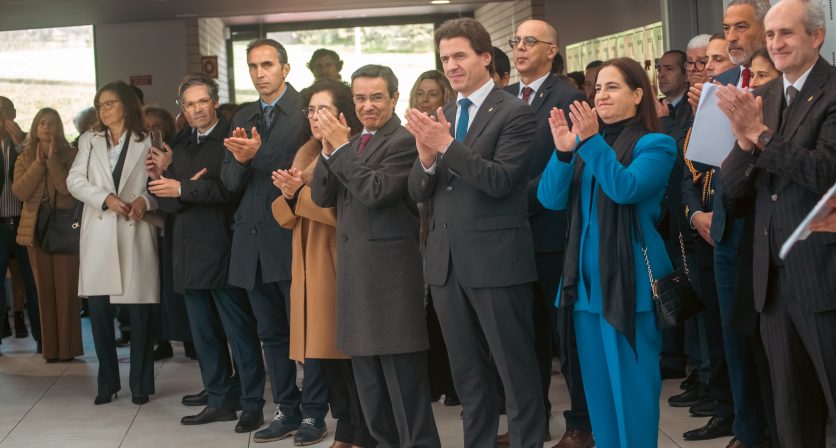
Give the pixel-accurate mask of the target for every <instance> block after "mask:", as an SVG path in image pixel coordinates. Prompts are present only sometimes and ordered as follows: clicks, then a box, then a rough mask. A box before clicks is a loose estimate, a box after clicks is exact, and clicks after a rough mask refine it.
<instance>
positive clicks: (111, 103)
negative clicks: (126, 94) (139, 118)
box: [95, 100, 122, 110]
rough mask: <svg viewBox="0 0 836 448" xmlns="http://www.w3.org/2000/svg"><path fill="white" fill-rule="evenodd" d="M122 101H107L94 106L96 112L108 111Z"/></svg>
mask: <svg viewBox="0 0 836 448" xmlns="http://www.w3.org/2000/svg"><path fill="white" fill-rule="evenodd" d="M121 102H122V101H119V100H107V101H105V102H103V103H99V104H96V105H95V106H96V110H110V109H113V106H115V105H116V104H117V103H121Z"/></svg>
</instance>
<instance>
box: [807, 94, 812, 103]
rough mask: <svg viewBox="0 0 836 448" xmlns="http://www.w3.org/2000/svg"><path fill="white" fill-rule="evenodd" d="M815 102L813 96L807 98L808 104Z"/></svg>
mask: <svg viewBox="0 0 836 448" xmlns="http://www.w3.org/2000/svg"><path fill="white" fill-rule="evenodd" d="M810 101H813V95H810V98H807V102H808V103H809V102H810Z"/></svg>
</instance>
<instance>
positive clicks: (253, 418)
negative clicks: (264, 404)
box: [235, 411, 264, 432]
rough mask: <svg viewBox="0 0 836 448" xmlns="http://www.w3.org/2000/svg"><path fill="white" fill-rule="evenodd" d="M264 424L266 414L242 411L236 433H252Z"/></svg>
mask: <svg viewBox="0 0 836 448" xmlns="http://www.w3.org/2000/svg"><path fill="white" fill-rule="evenodd" d="M263 424H264V414H263V413H262V412H261V411H242V412H241V418H239V419H238V424H237V425H235V432H251V431H255V430H256V429H258V428H260V427H261V425H263Z"/></svg>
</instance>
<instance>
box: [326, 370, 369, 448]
mask: <svg viewBox="0 0 836 448" xmlns="http://www.w3.org/2000/svg"><path fill="white" fill-rule="evenodd" d="M320 368H321V369H322V377H323V378H324V379H325V384H326V385H327V386H328V404H330V405H331V416H332V417H334V420H336V421H337V429H335V430H334V441H335V442H343V443H348V444H351V445H356V446H359V447H361V448H374V447H376V446H377V442H376V441H375V440H374V437H372V435H371V433H370V432H369V428H368V427H367V426H366V419H365V418H364V417H363V409H362V406H360V398H359V397H358V396H357V383H356V382H355V380H354V369H353V368H352V366H351V360H350V359H321V360H320Z"/></svg>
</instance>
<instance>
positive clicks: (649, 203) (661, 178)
mask: <svg viewBox="0 0 836 448" xmlns="http://www.w3.org/2000/svg"><path fill="white" fill-rule="evenodd" d="M578 157H580V158H582V159H583V160H584V162H585V163H586V166H585V167H584V170H583V172H582V173H581V176H580V184H581V185H580V193H579V194H580V195H581V202H580V203H581V207H580V208H581V216H580V219H581V229H582V230H581V232H582V234H581V245H580V253H579V254H577V255H575V254H568V253H567V254H566V256H568V257H571V256H578V257H580V260H579V263H578V265H579V266H580V272H579V280H580V284H579V287H578V301H577V302H576V303H575V305H574V309H575V310H583V311H589V312H592V313H601V294H602V293H601V279H600V273H599V272H598V258H599V251H598V189H597V187H594V185H593V176H594V181H595V183H596V184H597V185H600V186H601V189H602V190H603V192H604V193H605V194H606V195H607V196H608V197H609V198H610V199H612V200H613V201H615V202H616V203H618V204H625V205H626V204H635V206H636V217H637V219H638V221H639V225H640V226H641V228H642V233H643V234H644V239H645V242H646V243H647V252H648V258H650V265H651V268H652V269H653V276H654V277H655V278H661V277H664V276H665V275H668V274H670V273H671V272H672V271H673V267H672V265H671V261H670V257H669V256H668V252H667V250H666V249H665V242H664V240H662V237H661V236H660V235H659V232H658V231H657V230H656V224H657V223H658V222H659V219H660V217H661V214H662V199H663V197H664V195H665V187H666V186H667V182H668V177H669V176H670V172H671V169H672V168H673V165H674V162H675V159H676V141H675V140H674V139H673V138H671V137H669V136H667V135H664V134H657V133H651V134H646V135H644V136H643V137H642V138H640V139H639V141H638V142H636V147H635V148H634V149H633V161H632V162H631V163H630V165H629V166H624V165H622V164H621V163H620V162H619V161H618V160H617V159H616V153H615V150H614V149H613V148H612V147H611V146H610V145H609V144H607V142H606V141H604V138H603V137H601V136H600V135H595V136H593V137H591V138H590V139H588V140H586V141H585V142H584V143H583V144H582V145H581V146H580V148H578V150H577V151H575V154H574V155H573V157H572V161H571V162H570V163H565V162H562V161H561V160H559V159H558V158H557V154H556V153H554V154H552V157H551V160H549V164H548V165H547V166H546V170H545V171H544V172H543V177H542V178H541V179H540V187H539V188H538V190H537V198H538V199H539V200H540V202H541V203H542V204H543V206H544V207H546V208H548V209H551V210H565V209H566V208H567V207H568V205H569V192H570V184H571V182H572V177H573V174H574V169H575V161H576V160H577V158H578ZM572 187H573V188H572V189H575V190H576V189H577V186H572ZM572 219H577V218H575V217H573V218H572ZM633 258H634V266H635V269H636V312H643V311H650V310H651V309H652V307H653V302H652V301H651V300H652V298H651V292H650V280H649V279H648V275H647V265H646V264H645V261H644V256H643V255H642V248H641V243H640V242H639V241H638V238H635V239H634V241H633ZM561 288H562V284H561ZM558 297H559V295H558ZM556 305H559V304H557V303H556Z"/></svg>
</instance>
